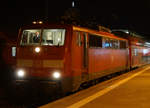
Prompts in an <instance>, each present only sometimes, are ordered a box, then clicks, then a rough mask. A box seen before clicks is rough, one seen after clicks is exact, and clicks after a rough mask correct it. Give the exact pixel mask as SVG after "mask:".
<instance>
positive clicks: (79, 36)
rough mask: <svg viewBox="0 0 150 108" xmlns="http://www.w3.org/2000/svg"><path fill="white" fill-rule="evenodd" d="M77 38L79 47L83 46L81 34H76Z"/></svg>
mask: <svg viewBox="0 0 150 108" xmlns="http://www.w3.org/2000/svg"><path fill="white" fill-rule="evenodd" d="M76 36H77V45H78V46H81V43H82V42H81V33H80V32H76Z"/></svg>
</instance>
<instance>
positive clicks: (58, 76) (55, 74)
mask: <svg viewBox="0 0 150 108" xmlns="http://www.w3.org/2000/svg"><path fill="white" fill-rule="evenodd" d="M60 76H61V75H60V73H59V72H54V73H53V77H54V78H56V79H58V78H60Z"/></svg>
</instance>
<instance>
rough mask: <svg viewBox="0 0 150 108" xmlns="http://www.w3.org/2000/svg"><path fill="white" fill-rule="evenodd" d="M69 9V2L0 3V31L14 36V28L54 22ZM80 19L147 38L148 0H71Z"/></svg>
mask: <svg viewBox="0 0 150 108" xmlns="http://www.w3.org/2000/svg"><path fill="white" fill-rule="evenodd" d="M71 7H72V0H54V1H52V0H32V1H31V0H5V1H1V3H0V32H7V33H9V34H12V36H14V35H17V33H18V29H19V28H20V27H21V26H22V25H25V24H30V23H32V21H34V20H43V19H44V18H45V16H46V15H48V20H49V21H54V20H56V19H58V18H59V17H61V16H62V15H64V12H65V11H66V10H67V9H68V8H71ZM75 8H76V9H78V10H79V13H80V17H82V19H85V20H86V19H87V18H89V17H91V16H92V17H94V18H95V20H96V22H97V23H98V24H100V25H104V26H106V27H109V28H111V29H115V28H123V29H129V30H133V31H135V32H138V33H139V34H142V35H144V36H146V37H149V36H150V30H149V25H150V22H149V21H150V15H149V14H150V1H149V0H140V1H133V0H130V1H129V0H120V1H115V0H103V1H102V0H88V1H87V0H75Z"/></svg>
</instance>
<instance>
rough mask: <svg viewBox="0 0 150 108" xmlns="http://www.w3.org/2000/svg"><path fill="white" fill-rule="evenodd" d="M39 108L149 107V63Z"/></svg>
mask: <svg viewBox="0 0 150 108" xmlns="http://www.w3.org/2000/svg"><path fill="white" fill-rule="evenodd" d="M39 108H150V65H147V66H143V67H141V68H138V69H135V70H133V71H130V72H128V73H125V74H122V75H120V76H117V77H115V78H112V79H110V80H107V81H104V82H102V83H99V84H97V85H95V86H92V87H90V88H88V89H85V90H82V91H80V92H77V93H75V94H73V95H70V96H67V97H64V98H62V99H59V100H56V101H54V102H51V103H49V104H46V105H43V106H40V107H39Z"/></svg>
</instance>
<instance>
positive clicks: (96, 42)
mask: <svg viewBox="0 0 150 108" xmlns="http://www.w3.org/2000/svg"><path fill="white" fill-rule="evenodd" d="M89 47H102V37H101V36H97V35H93V34H89Z"/></svg>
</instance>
